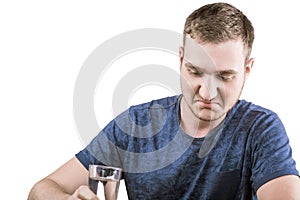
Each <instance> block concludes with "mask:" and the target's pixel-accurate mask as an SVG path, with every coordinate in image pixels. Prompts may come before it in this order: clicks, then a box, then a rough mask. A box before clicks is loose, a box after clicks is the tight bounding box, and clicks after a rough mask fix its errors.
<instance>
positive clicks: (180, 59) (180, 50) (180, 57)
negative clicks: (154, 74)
mask: <svg viewBox="0 0 300 200" xmlns="http://www.w3.org/2000/svg"><path fill="white" fill-rule="evenodd" d="M183 56H184V49H183V47H179V64H180V67H181V65H182V61H183Z"/></svg>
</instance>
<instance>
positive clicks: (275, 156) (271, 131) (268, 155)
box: [251, 113, 299, 191]
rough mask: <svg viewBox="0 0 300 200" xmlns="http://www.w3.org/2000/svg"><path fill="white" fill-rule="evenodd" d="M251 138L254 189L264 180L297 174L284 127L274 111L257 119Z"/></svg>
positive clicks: (263, 182) (264, 181)
mask: <svg viewBox="0 0 300 200" xmlns="http://www.w3.org/2000/svg"><path fill="white" fill-rule="evenodd" d="M252 128H253V130H254V134H253V138H252V147H251V148H252V155H251V159H252V177H251V182H252V184H253V187H254V189H255V191H257V190H258V188H259V187H260V186H262V185H263V184H265V183H266V182H268V181H270V180H272V179H274V178H277V177H280V176H284V175H292V174H293V175H297V176H299V173H298V171H297V169H296V163H295V161H294V160H293V158H292V149H291V147H290V144H289V138H288V136H287V134H286V131H285V128H284V126H283V124H282V122H281V120H280V119H279V117H278V116H277V115H276V114H275V113H268V114H266V115H264V116H261V117H260V118H259V119H257V121H256V123H255V125H254V126H253V127H252Z"/></svg>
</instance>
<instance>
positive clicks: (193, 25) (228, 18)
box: [183, 3, 254, 59]
mask: <svg viewBox="0 0 300 200" xmlns="http://www.w3.org/2000/svg"><path fill="white" fill-rule="evenodd" d="M186 34H188V35H190V37H191V38H193V39H197V40H199V42H203V43H216V44H218V43H221V42H226V41H228V40H238V39H241V40H242V41H243V43H244V48H245V50H246V52H245V53H246V59H247V58H248V57H249V56H250V53H251V50H252V44H253V40H254V28H253V26H252V24H251V22H250V20H249V19H248V18H247V17H246V16H245V15H244V14H243V13H242V12H241V11H240V10H238V9H237V8H235V7H234V6H232V5H230V4H227V3H213V4H207V5H205V6H203V7H200V8H199V9H197V10H195V11H194V12H193V13H191V14H190V15H189V16H188V17H187V19H186V22H185V26H184V41H183V43H184V42H185V36H186Z"/></svg>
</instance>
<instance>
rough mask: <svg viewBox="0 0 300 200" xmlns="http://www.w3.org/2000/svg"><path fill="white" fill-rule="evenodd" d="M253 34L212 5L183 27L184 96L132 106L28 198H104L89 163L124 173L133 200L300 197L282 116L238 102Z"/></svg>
mask: <svg viewBox="0 0 300 200" xmlns="http://www.w3.org/2000/svg"><path fill="white" fill-rule="evenodd" d="M253 40H254V30H253V27H252V25H251V22H250V21H249V20H248V19H247V17H246V16H244V15H243V13H242V12H241V11H239V10H238V9H236V8H235V7H233V6H231V5H229V4H226V3H215V4H208V5H206V6H203V7H201V8H199V9H197V10H195V11H194V12H193V13H192V14H191V15H190V16H189V17H188V18H187V20H186V23H185V27H184V42H183V47H180V49H179V58H180V81H181V89H182V94H181V95H178V96H174V97H167V98H163V99H159V100H154V101H151V102H149V103H145V104H141V105H137V106H132V107H131V108H129V109H128V110H127V111H125V112H124V113H122V114H120V115H119V116H118V117H116V118H115V119H114V120H113V121H111V122H110V123H109V124H108V125H107V126H106V127H105V128H104V129H103V130H102V131H101V132H100V133H99V135H98V136H97V137H95V138H94V140H93V141H92V142H91V143H90V144H89V145H88V146H87V147H86V148H85V149H84V150H82V151H81V152H79V153H78V154H76V156H75V157H74V158H72V159H71V160H70V161H68V162H67V163H66V164H64V165H63V166H62V167H61V168H59V169H58V170H56V171H55V172H53V173H52V174H50V175H49V176H47V177H46V178H44V179H43V180H41V181H40V182H39V183H37V184H36V185H35V186H34V187H33V189H32V190H31V192H30V194H29V200H38V199H43V200H46V199H85V200H87V199H97V197H96V195H95V194H93V192H92V191H91V190H90V189H89V188H88V186H87V185H88V183H87V181H88V179H87V177H88V166H89V164H105V165H111V166H115V167H121V168H123V171H124V173H123V178H124V180H125V183H126V188H127V192H128V197H129V199H218V200H219V199H260V200H264V199H272V200H276V199H300V179H299V173H298V171H297V170H296V168H295V161H294V160H293V159H292V154H291V148H290V146H289V141H288V137H287V135H286V132H285V129H284V127H283V125H282V123H281V121H280V119H279V118H278V116H277V115H276V114H275V113H274V112H272V111H270V110H267V109H265V108H262V107H260V106H257V105H254V104H252V103H249V102H247V101H245V100H239V97H240V94H241V92H242V89H243V86H244V83H245V81H246V79H247V77H248V75H249V74H250V72H251V69H252V66H253V63H254V59H253V58H250V54H251V49H252V43H253Z"/></svg>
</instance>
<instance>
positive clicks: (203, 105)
mask: <svg viewBox="0 0 300 200" xmlns="http://www.w3.org/2000/svg"><path fill="white" fill-rule="evenodd" d="M196 104H198V105H199V107H200V108H201V109H212V108H213V107H215V106H216V105H217V103H216V102H212V101H205V100H196Z"/></svg>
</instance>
